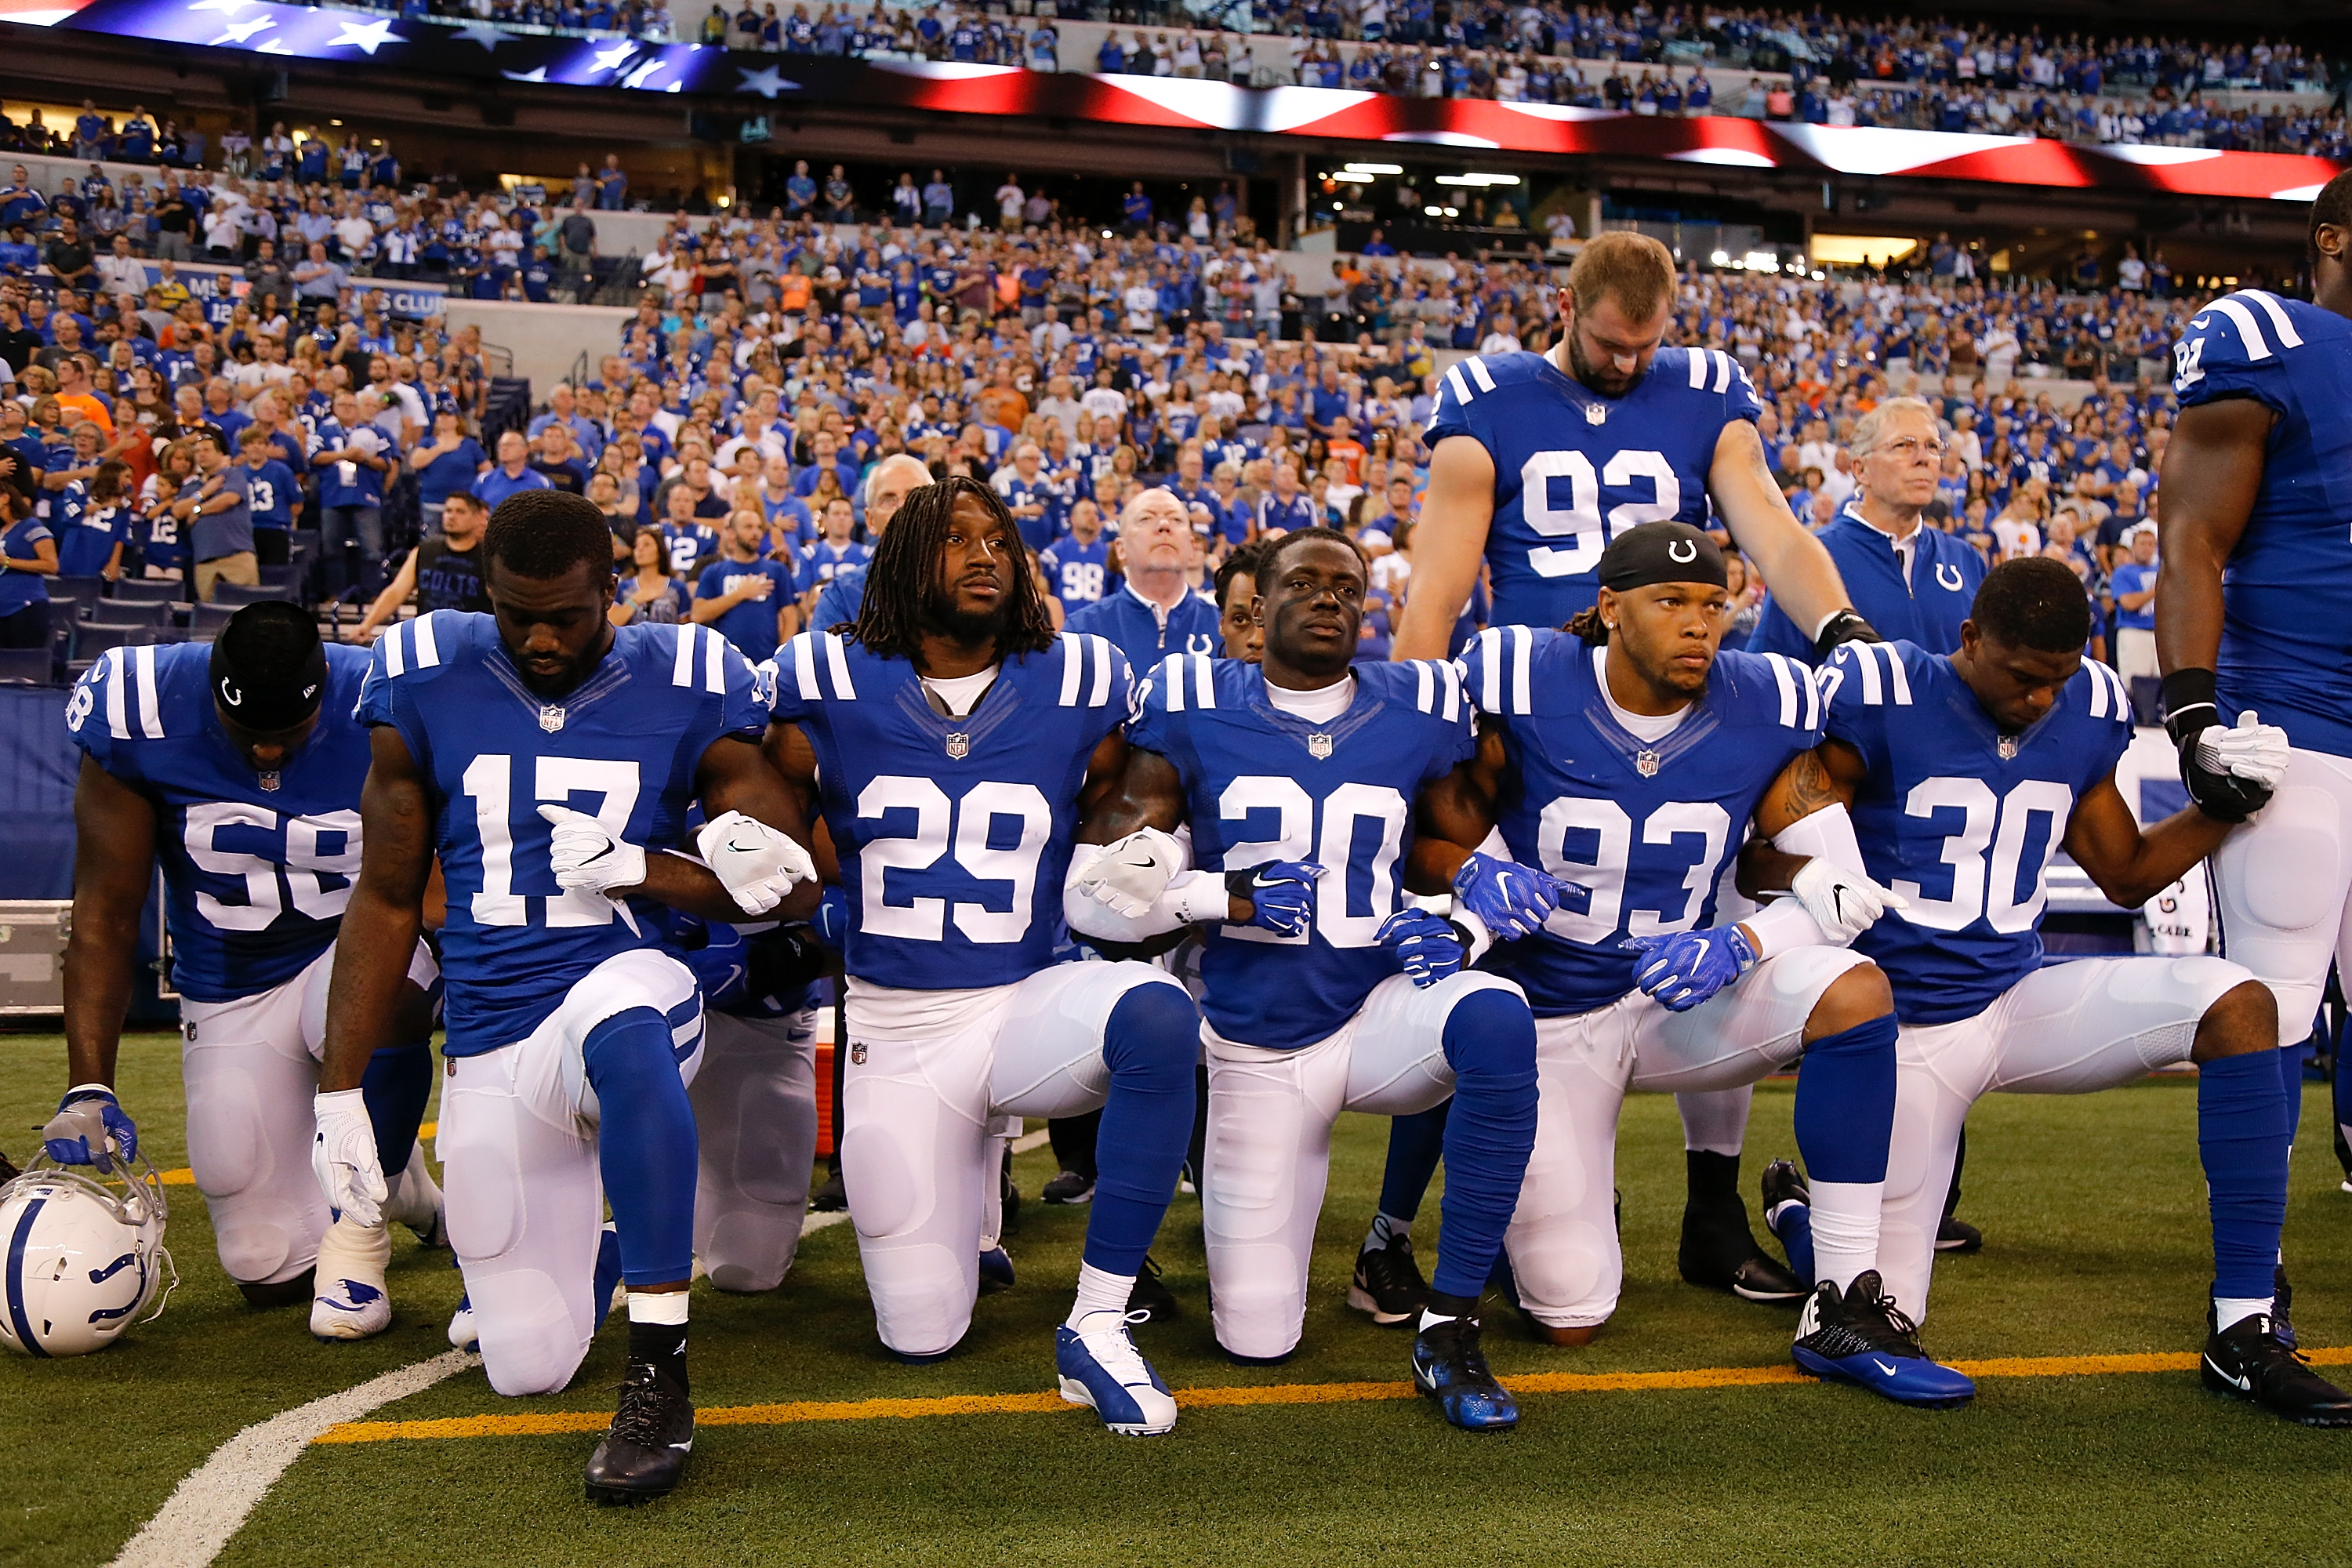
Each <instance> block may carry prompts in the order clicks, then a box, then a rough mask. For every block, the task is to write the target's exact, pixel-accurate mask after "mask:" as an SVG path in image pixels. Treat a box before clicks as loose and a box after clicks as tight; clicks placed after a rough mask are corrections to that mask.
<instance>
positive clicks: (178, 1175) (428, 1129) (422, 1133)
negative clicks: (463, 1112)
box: [163, 1121, 440, 1187]
mask: <svg viewBox="0 0 2352 1568" xmlns="http://www.w3.org/2000/svg"><path fill="white" fill-rule="evenodd" d="M439 1126H440V1123H439V1122H437V1121H428V1122H426V1123H425V1125H423V1126H422V1127H419V1128H418V1129H417V1130H416V1135H417V1137H419V1138H430V1137H432V1136H433V1133H434V1131H435V1130H436V1128H438V1127H439ZM163 1184H164V1185H165V1186H167V1187H193V1186H194V1185H195V1184H196V1173H195V1172H194V1171H192V1170H190V1169H188V1167H187V1166H185V1165H183V1166H181V1167H180V1168H179V1169H178V1170H176V1171H166V1172H164V1173H163Z"/></svg>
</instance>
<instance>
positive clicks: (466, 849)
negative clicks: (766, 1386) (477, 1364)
mask: <svg viewBox="0 0 2352 1568" xmlns="http://www.w3.org/2000/svg"><path fill="white" fill-rule="evenodd" d="M482 554H483V586H484V588H485V589H486V590H487V592H488V595H489V597H490V602H491V604H492V605H493V606H494V613H493V614H491V615H487V616H484V615H469V614H466V613H464V612H461V611H457V610H436V611H435V612H434V613H432V614H431V615H426V616H418V617H417V618H416V619H415V620H413V621H406V622H403V623H401V624H400V625H398V626H394V627H392V628H391V629H390V630H389V631H388V632H386V633H385V635H384V636H383V637H381V638H379V639H377V642H376V645H375V647H374V650H373V654H372V655H371V660H372V662H371V664H370V667H369V669H368V675H367V680H366V683H365V684H364V686H363V687H362V689H361V692H360V700H359V718H360V721H361V722H362V723H363V724H366V725H370V726H372V727H373V734H372V735H371V736H370V740H371V742H372V761H371V763H370V766H369V769H368V773H367V786H366V790H365V792H364V794H363V795H362V802H361V815H362V818H363V819H364V821H365V824H366V828H367V835H368V837H367V847H366V851H365V857H364V859H363V860H362V864H361V867H360V877H359V883H358V885H357V886H356V887H355V888H354V889H352V903H351V908H350V910H349V912H348V913H347V914H346V915H345V917H344V921H345V929H346V931H347V932H348V933H349V938H350V940H347V941H345V942H341V943H340V944H339V946H338V950H337V954H336V961H335V973H334V985H333V989H332V992H331V994H330V996H329V998H328V1017H327V1058H326V1062H325V1065H324V1067H323V1068H321V1069H320V1089H321V1090H322V1091H337V1090H342V1089H348V1088H350V1087H351V1086H352V1085H353V1084H356V1083H357V1082H358V1080H359V1077H360V1073H361V1070H362V1068H363V1067H364V1065H365V1063H366V1061H367V1060H368V1058H369V1054H370V1053H371V1052H372V1051H373V1049H374V1048H375V1047H376V1045H377V1043H378V1037H379V1036H380V1035H381V1034H382V1033H383V1018H384V1015H385V1012H386V1007H385V1004H386V1002H387V1000H388V998H389V994H390V990H391V987H392V985H393V984H394V981H395V979H396V978H397V975H396V965H395V963H394V959H393V958H392V956H391V955H394V954H397V953H400V952H405V951H406V949H407V946H408V944H409V943H410V942H413V941H414V940H415V931H416V927H417V923H418V920H419V910H420V904H421V901H422V900H423V898H424V895H425V881H426V877H427V874H428V873H429V872H430V870H431V868H432V866H433V863H434V861H435V859H436V857H437V858H438V859H439V862H440V866H441V871H442V876H443V879H444V881H445V883H446V887H447V889H448V892H447V899H448V911H447V917H446V921H445V923H444V925H443V927H442V935H441V942H442V958H443V970H444V973H445V977H446V984H447V993H446V995H447V1023H448V1037H447V1039H446V1043H445V1045H444V1047H443V1054H444V1055H445V1056H446V1058H448V1077H447V1079H446V1083H445V1085H444V1090H443V1095H442V1101H441V1117H440V1131H439V1133H438V1142H439V1146H440V1151H441V1154H442V1157H443V1161H444V1164H443V1173H444V1175H445V1176H446V1179H447V1181H448V1184H449V1239H450V1244H451V1245H452V1246H453V1247H455V1248H456V1249H457V1261H458V1264H459V1265H460V1267H461V1268H463V1270H464V1273H465V1280H466V1297H465V1303H464V1308H463V1311H464V1312H466V1313H469V1314H470V1319H471V1331H472V1333H473V1335H474V1336H475V1337H476V1338H477V1339H478V1343H479V1345H480V1348H481V1353H482V1366H483V1370H484V1371H485V1372H486V1373H488V1376H489V1380H490V1386H491V1387H492V1388H495V1389H496V1390H498V1391H499V1393H500V1394H549V1393H553V1392H554V1391H556V1390H557V1389H560V1388H562V1387H563V1386H564V1385H565V1384H568V1383H569V1382H570V1381H571V1379H572V1373H573V1372H575V1371H576V1370H577V1369H578V1368H579V1365H580V1363H581V1361H582V1359H583V1357H584V1356H585V1355H586V1354H587V1352H588V1345H589V1342H590V1340H591V1339H592V1338H593V1335H594V1333H595V1331H596V1328H597V1325H598V1323H599V1322H600V1321H601V1320H602V1318H603V1316H604V1309H605V1306H606V1304H607V1301H608V1300H609V1291H610V1289H612V1282H613V1276H612V1275H611V1274H610V1273H607V1272H606V1271H605V1269H604V1268H600V1264H603V1263H604V1262H605V1260H606V1257H607V1250H606V1249H607V1243H606V1239H605V1232H604V1206H605V1204H606V1203H607V1201H609V1202H610V1203H611V1205H612V1210H613V1227H614V1228H613V1241H612V1243H611V1244H610V1245H611V1252H612V1254H613V1255H614V1257H613V1259H612V1260H613V1261H615V1262H617V1264H618V1277H619V1279H622V1280H625V1282H626V1284H627V1286H628V1322H629V1350H628V1370H627V1371H626V1372H625V1373H624V1374H623V1379H622V1384H621V1395H620V1402H619V1406H618V1408H617V1410H616V1411H615V1413H614V1417H613V1423H612V1426H611V1427H610V1428H609V1429H608V1431H607V1432H606V1433H605V1436H604V1440H603V1441H602V1442H600V1443H599V1444H598V1445H597V1446H596V1449H595V1452H594V1453H593V1455H592V1456H591V1457H590V1458H589V1461H588V1468H587V1475H586V1489H587V1493H588V1496H589V1498H590V1499H591V1500H593V1501H596V1502H600V1503H613V1502H619V1503H629V1502H640V1501H644V1500H646V1499H649V1498H653V1497H658V1496H660V1495H662V1494H663V1493H665V1492H667V1491H669V1490H670V1489H673V1488H675V1487H676V1486H677V1483H678V1480H679V1479H680V1478H681V1477H682V1476H683V1474H684V1472H685V1468H686V1463H687V1458H688V1453H689V1451H690V1450H691V1449H692V1447H693V1444H694V1406H693V1403H692V1400H691V1396H690V1388H689V1384H688V1378H687V1363H686V1340H687V1331H686V1324H687V1286H688V1281H689V1279H691V1277H692V1273H693V1253H694V1192H695V1181H696V1174H697V1141H696V1137H695V1123H694V1110H693V1108H692V1105H691V1103H690V1102H689V1100H688V1094H687V1088H688V1082H689V1081H690V1080H691V1079H693V1077H694V1075H695V1072H696V1069H697V1068H698V1066H699V1065H700V1062H701V1059H702V1038H703V1020H702V999H701V995H700V993H699V989H698V986H697V985H696V984H695V980H694V976H693V974H692V973H690V972H689V971H688V969H687V967H686V965H685V964H684V963H681V962H679V961H678V960H677V958H676V957H674V956H672V955H670V954H668V953H667V952H663V951H662V941H663V934H664V933H663V929H662V925H661V923H660V921H658V920H657V919H656V915H657V913H658V911H657V910H656V907H655V906H656V905H659V906H666V907H667V908H669V909H675V910H683V911H685V912H686V913H688V914H691V915H695V916H698V917H699V918H701V919H703V920H705V921H738V920H742V919H745V918H746V917H752V918H757V917H759V916H762V915H766V914H768V913H769V912H770V911H772V910H774V911H777V913H778V917H779V918H805V917H806V914H807V912H808V911H809V910H812V909H814V906H815V902H816V899H817V892H818V889H817V886H816V877H815V868H814V865H813V864H812V863H811V861H810V859H809V857H808V855H807V853H806V851H805V850H804V849H803V848H802V847H801V846H800V845H798V844H797V843H796V842H795V841H794V840H793V838H792V837H789V836H788V832H787V831H784V830H790V831H793V832H797V831H802V829H801V828H800V819H799V815H798V813H797V811H796V810H795V809H794V806H793V801H792V799H791V797H790V795H789V794H788V793H787V792H786V791H785V790H784V788H783V786H782V781H781V780H779V779H778V778H777V777H776V776H775V774H774V773H772V772H771V771H770V769H769V768H768V766H767V763H765V762H764V761H763V760H762V759H761V754H760V742H761V738H762V736H763V733H764V731H765V727H766V717H767V716H766V713H765V711H764V710H763V708H762V705H761V697H762V695H763V693H762V692H761V683H760V682H759V680H757V679H755V678H754V675H753V672H752V670H751V666H750V665H748V664H746V663H745V662H744V661H743V658H742V656H741V655H740V654H739V653H737V652H736V651H735V650H734V649H733V648H732V647H730V646H729V645H728V643H727V641H726V639H724V638H723V637H719V635H718V634H717V633H716V632H714V631H712V630H711V629H710V628H709V627H707V626H663V625H652V624H642V623H641V624H639V625H635V626H625V627H622V628H620V629H619V630H617V631H615V630H614V627H613V626H612V625H611V624H610V622H609V620H608V619H607V617H606V611H607V610H608V609H609V608H610V607H611V605H612V597H613V589H612V581H613V573H612V540H611V534H610V531H608V530H607V529H606V527H605V525H604V515H603V514H602V513H601V512H599V511H598V510H596V509H595V507H594V506H593V505H592V504H590V503H589V502H587V501H586V500H583V499H581V498H580V497H578V496H573V495H567V494H565V493H563V492H562V491H560V490H526V491H523V492H522V493H521V494H520V495H516V496H512V497H509V499H508V500H505V501H502V502H501V503H499V509H498V510H497V511H496V512H494V513H492V514H491V517H490V524H489V529H488V532H487V533H486V534H485V536H484V538H483V542H482ZM697 803H699V804H700V805H701V806H702V809H703V811H704V812H705V814H706V815H707V816H708V817H709V821H708V823H707V824H706V826H704V827H703V829H702V831H701V833H700V834H699V835H698V837H696V838H695V840H694V843H695V845H696V847H698V850H699V851H700V856H701V858H700V859H699V860H696V859H691V858H687V857H686V856H685V855H682V854H676V853H669V852H667V851H669V850H670V849H672V848H674V847H678V846H680V845H681V844H682V843H683V842H684V841H685V839H686V837H687V836H686V833H685V830H684V826H683V824H684V823H685V821H686V820H687V816H688V811H689V809H690V808H691V806H693V805H695V804H697ZM647 900H650V902H648V901H647ZM357 1131H358V1130H357V1129H355V1128H354V1127H353V1126H352V1123H351V1121H350V1120H349V1113H348V1112H347V1111H345V1110H342V1109H341V1107H340V1106H339V1105H338V1104H337V1097H336V1094H335V1093H334V1092H322V1093H321V1094H320V1097H319V1149H318V1152H317V1155H316V1159H317V1162H318V1164H319V1166H320V1179H321V1181H322V1182H323V1183H324V1184H326V1185H327V1186H328V1188H329V1190H330V1192H331V1194H335V1196H336V1198H337V1201H338V1202H339V1203H341V1204H344V1205H346V1206H348V1204H349V1202H350V1200H351V1198H352V1196H353V1195H355V1194H365V1193H368V1192H371V1191H374V1190H379V1189H380V1188H381V1185H382V1183H383V1176H382V1173H381V1172H380V1171H379V1170H378V1169H377V1167H376V1157H375V1151H374V1146H373V1143H372V1142H368V1141H366V1140H364V1139H362V1138H361V1137H359V1136H357ZM453 1337H457V1335H456V1331H455V1329H454V1328H453Z"/></svg>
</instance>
